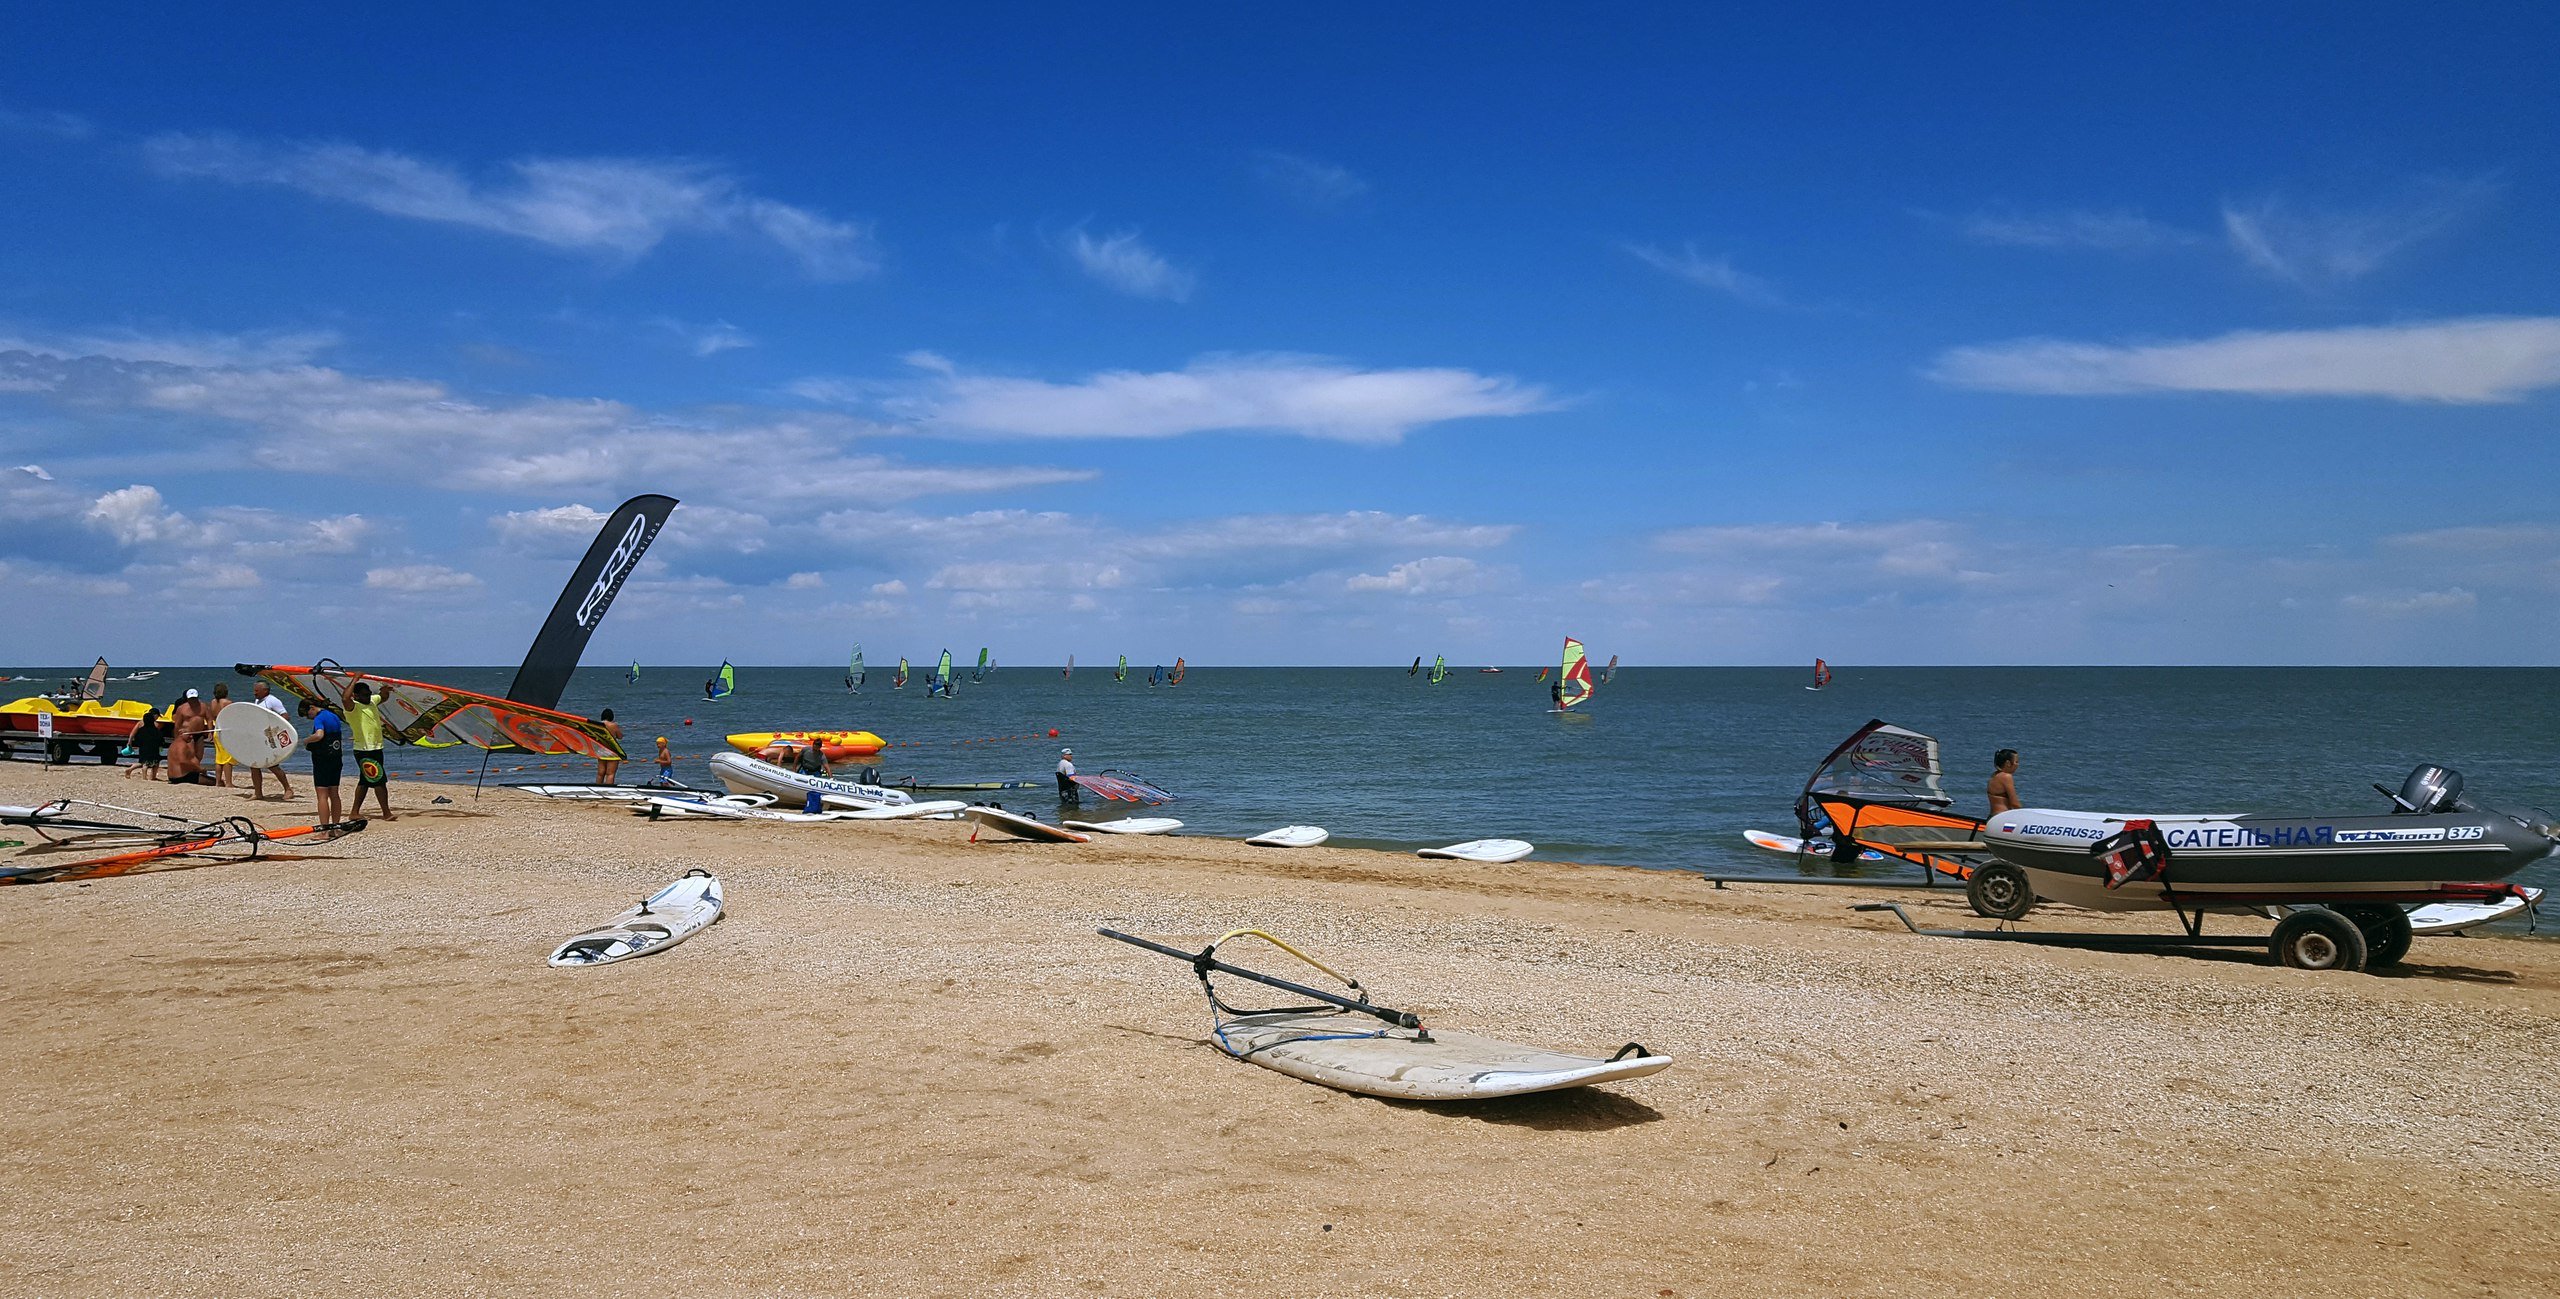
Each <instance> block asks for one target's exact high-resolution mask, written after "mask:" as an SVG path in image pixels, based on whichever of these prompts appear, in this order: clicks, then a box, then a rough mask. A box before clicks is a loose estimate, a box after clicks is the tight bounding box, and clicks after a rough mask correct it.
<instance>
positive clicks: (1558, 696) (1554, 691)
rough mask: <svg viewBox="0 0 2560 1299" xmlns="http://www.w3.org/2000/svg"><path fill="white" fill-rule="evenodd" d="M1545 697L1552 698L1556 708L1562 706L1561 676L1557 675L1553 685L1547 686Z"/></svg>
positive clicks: (1562, 683)
mask: <svg viewBox="0 0 2560 1299" xmlns="http://www.w3.org/2000/svg"><path fill="white" fill-rule="evenodd" d="M1547 698H1548V699H1550V700H1553V701H1554V702H1555V706H1556V707H1557V708H1558V709H1562V708H1563V707H1564V679H1563V678H1562V677H1558V678H1557V679H1556V681H1555V683H1554V684H1553V685H1550V686H1548V687H1547Z"/></svg>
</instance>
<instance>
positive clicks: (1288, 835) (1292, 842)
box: [1245, 825, 1332, 848]
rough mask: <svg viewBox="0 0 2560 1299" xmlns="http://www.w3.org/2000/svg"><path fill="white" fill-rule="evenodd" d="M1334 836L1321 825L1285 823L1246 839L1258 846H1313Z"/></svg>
mask: <svg viewBox="0 0 2560 1299" xmlns="http://www.w3.org/2000/svg"><path fill="white" fill-rule="evenodd" d="M1331 837H1332V836H1330V835H1328V834H1326V833H1325V828H1324V827H1323V826H1320V825H1284V826H1282V827H1280V828H1279V829H1277V830H1266V831H1264V832H1262V833H1261V834H1257V835H1255V836H1254V837H1252V838H1250V839H1247V840H1245V842H1246V843H1249V844H1252V845H1253V846H1254V847H1256V848H1313V847H1315V846H1316V845H1317V844H1320V843H1323V842H1324V841H1325V840H1326V839H1328V838H1331Z"/></svg>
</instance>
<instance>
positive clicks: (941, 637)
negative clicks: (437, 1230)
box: [0, 5, 2560, 663]
mask: <svg viewBox="0 0 2560 1299" xmlns="http://www.w3.org/2000/svg"><path fill="white" fill-rule="evenodd" d="M2362 8H2365V7H2342V6H2314V5H2300V6H2241V7H2235V12H2230V13H2222V14H2214V15H2206V16H2200V17H2193V18H2187V19H2181V20H2178V21H2175V22H2170V21H2166V20H2163V19H2161V18H2159V17H2158V16H2156V15H2134V14H2130V13H2126V14H2112V13H2108V14H2083V13H2067V12H2062V11H2061V10H2059V9H2057V10H2056V11H2055V12H2052V13H2039V12H2036V11H2034V10H2032V9H2025V8H2021V7H2016V6H1985V7H1978V8H1967V9H1959V8H1955V7H1951V6H1932V7H1928V8H1927V9H1926V11H1925V12H1922V11H1918V10H1913V9H1911V8H1910V7H1907V6H1872V7H1866V6H1840V7H1807V6H1770V7H1766V8H1763V9H1718V8H1705V7H1695V6H1680V7H1663V8H1660V9H1657V10H1654V11H1652V12H1649V13H1648V12H1645V11H1642V10H1624V11H1611V12H1609V13H1607V14H1605V15H1580V14H1574V15H1561V16H1560V15H1559V14H1558V13H1557V12H1555V11H1553V10H1550V9H1542V8H1503V7H1494V6H1482V7H1474V8H1469V9H1466V10H1463V11H1461V10H1420V11H1414V12H1410V13H1404V12H1395V13H1387V12H1381V11H1380V10H1379V9H1378V8H1377V7H1352V6H1341V7H1314V8H1308V9H1306V10H1304V11H1302V12H1297V13H1292V14H1288V15H1276V16H1273V15H1243V14H1232V13H1214V14H1213V13H1204V12H1202V11H1200V10H1198V9H1197V8H1196V7H1187V6H1186V7H1162V8H1153V9H1140V8H1134V7H1132V8H1126V9H1120V10H1102V11H1094V10H1088V9H1064V8H1058V7H1054V6H1018V7H1004V6H996V7H984V8H972V9H968V10H965V11H956V12H953V13H948V14H944V13H921V12H907V11H898V10H890V9H886V8H882V9H877V10H851V9H847V8H843V7H832V6H830V7H813V8H811V9H809V10H807V11H805V12H802V13H798V14H790V13H785V12H781V11H775V12H770V13H765V14H762V15H760V16H755V17H749V18H738V17H733V16H722V17H716V18H715V17H711V16H707V15H692V16H670V17H648V16H634V15H633V14H632V13H631V12H630V11H629V10H628V8H627V7H614V8H597V9H594V10H591V11H588V12H584V13H572V12H568V11H566V10H563V11H561V12H558V13H548V14H538V15H532V16H527V15H525V14H524V13H522V12H520V11H518V10H512V9H511V10H489V11H486V12H473V11H471V10H468V9H464V8H461V7H457V6H449V5H448V6H437V7H432V8H429V7H417V8H397V7H377V8H371V9H368V10H367V11H366V12H364V13H361V14H355V15H350V14H347V13H344V12H336V11H331V10H326V9H321V8H316V7H315V8H310V9H306V10H303V11H300V12H295V11H292V10H288V9H285V8H281V7H279V8H275V9H271V10H268V11H266V12H265V13H263V14H262V15H261V16H257V17H252V18H247V19H243V18H241V17H238V16H236V15H219V16H215V15H207V16H195V15H172V14H170V13H168V12H166V11H165V10H163V9H161V8H158V7H153V8H141V7H120V6H113V5H93V6H74V7H66V8H58V9H56V10H51V11H42V12H37V11H29V12H24V13H21V14H19V15H17V16H16V17H15V18H14V19H13V24H14V26H15V29H16V33H17V34H16V35H15V36H14V37H13V39H12V40H11V41H10V42H8V44H7V46H6V48H5V49H0V175H5V177H6V184H5V187H4V188H0V194H5V195H6V199H7V201H6V202H0V595H5V596H6V597H7V599H8V601H9V603H10V607H12V608H14V609H17V610H19V611H20V616H19V617H17V618H13V619H12V620H11V621H12V624H13V625H12V627H11V630H10V633H9V636H8V638H7V641H6V644H7V645H8V646H10V649H9V650H8V652H7V654H6V657H11V658H13V659H17V660H21V661H24V662H27V663H39V662H79V661H86V659H87V658H88V657H90V656H91V655H93V654H98V653H104V654H107V655H108V656H109V657H111V658H115V659H117V660H119V661H130V662H135V663H142V662H157V661H175V662H187V661H213V660H228V659H231V658H234V657H243V658H250V657H254V658H273V659H280V660H282V659H296V658H306V657H315V656H318V655H322V654H327V655H332V656H334V657H337V658H340V659H342V660H345V661H348V662H351V663H355V662H362V661H376V662H392V661H397V662H462V663H470V662H511V661H513V660H514V659H515V658H517V657H519V656H520V655H521V654H522V652H523V648H524V646H525V645H526V644H527V643H529V641H530V640H531V638H532V635H533V631H534V628H535V626H536V625H537V624H538V623H539V621H540V619H541V617H542V615H543V613H544V612H545V611H547V609H548V607H549V605H550V602H551V600H552V598H553V596H554V595H555V594H556V593H557V590H558V587H559V585H560V583H561V582H562V581H563V580H564V579H565V577H566V574H567V570H568V568H569V566H570V564H571V563H572V562H573V561H574V558H575V556H576V555H577V554H578V553H579V552H580V551H581V550H582V549H583V547H584V545H585V543H586V541H587V539H588V537H589V536H591V535H592V533H593V531H594V527H595V524H596V522H597V521H598V520H599V519H600V517H601V513H602V512H604V511H609V510H610V509H611V508H612V506H613V505H614V504H615V503H616V502H618V501H619V500H621V499H622V498H624V497H626V496H629V495H632V494H635V493H638V492H642V491H664V492H668V493H670V494H672V495H675V496H677V497H679V498H681V499H682V500H683V501H684V505H683V506H682V507H681V508H680V509H679V510H678V511H677V513H676V516H675V520H674V522H673V523H672V524H671V525H670V528H669V530H668V532H667V534H666V535H665V536H664V537H663V538H662V539H661V541H660V542H659V544H658V546H657V548H656V549H655V550H654V551H653V552H652V554H651V557H650V559H649V561H648V564H647V566H646V567H645V568H644V570H643V571H642V573H641V574H640V575H639V577H638V578H636V579H635V580H634V582H633V583H632V584H631V585H630V586H629V587H628V588H627V589H626V592H625V594H624V596H623V598H622V601H621V603H620V604H618V605H617V606H616V608H615V610H614V613H613V615H612V617H611V618H610V619H609V620H608V621H607V622H606V624H605V625H604V628H603V629H602V631H601V632H600V633H599V635H598V637H597V639H596V642H595V645H594V647H593V648H592V649H591V651H590V654H589V659H590V661H591V662H619V661H622V660H624V659H626V658H639V659H641V660H643V661H647V662H657V663H685V662H705V661H716V660H718V659H720V658H723V657H726V658H732V659H735V660H737V661H739V662H742V663H749V662H754V663H774V662H807V663H826V662H834V661H837V660H839V659H840V658H841V656H842V654H843V652H844V650H845V648H846V646H847V645H848V644H849V643H850V642H852V641H855V640H859V641H861V642H863V643H864V645H865V646H866V648H867V649H868V650H869V652H870V654H871V656H872V657H873V658H874V660H875V661H877V660H881V659H884V658H886V657H889V656H893V655H895V654H897V653H899V652H907V653H911V654H915V655H918V656H922V655H925V654H929V653H931V652H933V651H936V650H938V649H940V648H941V647H943V646H944V645H950V646H953V647H955V648H960V649H962V650H963V651H964V653H965V652H966V651H967V650H968V649H970V648H973V647H974V646H976V645H978V644H991V645H994V646H996V647H997V652H998V657H999V658H1002V659H1004V660H1006V661H1008V662H1015V663H1031V662H1041V661H1047V662H1055V661H1058V660H1060V659H1062V658H1064V657H1065V656H1066V655H1067V654H1068V653H1075V654H1077V655H1079V656H1081V657H1082V658H1083V659H1084V660H1086V661H1088V662H1090V661H1094V660H1105V659H1108V658H1109V657H1110V656H1112V655H1114V654H1117V653H1127V654H1129V655H1130V657H1131V658H1133V659H1136V660H1140V661H1155V660H1159V659H1163V660H1169V659H1171V658H1172V657H1173V656H1174V655H1175V654H1184V655H1187V656H1188V657H1190V658H1191V659H1192V661H1194V662H1196V663H1292V662H1294V663H1363V662H1367V663H1383V662H1397V661H1402V660H1403V659H1406V658H1409V657H1410V656H1412V655H1413V654H1416V653H1420V654H1425V655H1428V654H1433V653H1445V654H1447V655H1448V656H1449V657H1450V658H1451V659H1452V660H1455V661H1459V662H1475V661H1498V662H1513V663H1517V662H1533V661H1539V660H1542V659H1544V658H1546V657H1548V656H1549V655H1551V654H1552V652H1553V647H1554V645H1555V643H1556V641H1557V639H1558V638H1559V637H1560V636H1561V635H1563V634H1566V633H1571V634H1574V635H1577V636H1580V637H1581V638H1582V639H1584V640H1585V641H1587V642H1589V643H1590V644H1591V646H1592V648H1593V650H1594V652H1595V653H1598V654H1601V655H1603V656H1604V657H1605V656H1606V655H1609V654H1618V655H1621V656H1623V657H1624V658H1625V659H1626V660H1627V661H1628V662H1630V663H1784V662H1798V661H1802V660H1804V659H1807V658H1810V657H1812V656H1813V655H1816V654H1821V655H1824V656H1826V657H1828V658H1831V659H1832V660H1834V661H1835V662H1843V663H1856V662H1866V663H2002V662H2036V663H2078V662H2088V663H2121V662H2134V663H2195V662H2202V663H2334V662H2349V663H2366V662H2372V663H2397V662H2418V663H2550V662H2552V661H2553V660H2554V654H2553V650H2552V646H2553V644H2554V640H2553V632H2554V631H2555V630H2560V625H2556V624H2560V616H2555V613H2554V609H2555V607H2560V602H2555V600H2554V596H2555V594H2560V521H2555V520H2554V519H2553V518H2552V517H2551V515H2552V509H2551V503H2550V491H2549V484H2550V483H2551V482H2552V481H2553V477H2554V471H2555V470H2560V452H2555V450H2554V446H2553V440H2552V436H2551V435H2552V432H2553V414H2554V405H2555V402H2554V389H2555V388H2560V302H2555V301H2554V294H2555V285H2556V284H2560V276H2556V275H2555V272H2556V271H2560V247H2555V245H2554V244H2553V242H2552V241H2551V239H2550V237H2549V234H2550V231H2552V230H2553V229H2555V228H2560V220H2555V218H2556V217H2560V170H2556V169H2560V163H2555V158H2560V153H2555V150H2554V147H2553V146H2554V145H2555V144H2560V130H2555V127H2560V102H2555V97H2554V96H2553V95H2552V94H2551V93H2550V91H2549V81H2548V77H2547V69H2546V68H2544V67H2543V66H2542V64H2543V63H2544V62H2545V61H2546V59H2547V55H2548V52H2549V51H2550V50H2552V49H2554V48H2560V17H2555V11H2553V10H2551V9H2549V8H2548V7H2545V6H2525V5H2513V6H2471V7H2464V8H2460V9H2456V10H2451V11H2441V10H2430V11H2419V10H2415V9H2410V10H2405V11H2399V12H2361V11H2359V10H2360V9H2362ZM2373 8H2379V7H2373ZM55 608H63V609H77V610H78V613H77V614H76V616H65V617H60V618H55V617H48V616H42V615H41V612H40V611H43V610H47V609H55ZM30 611H37V613H36V616H30ZM178 611H185V612H186V614H187V615H189V616H184V617H179V618H174V619H173V618H172V617H171V616H170V615H171V614H172V613H173V612H178ZM197 611H207V612H212V613H214V614H216V615H217V616H214V617H210V618H207V619H204V620H202V621H198V620H196V619H195V618H194V617H193V616H192V614H193V613H194V612H197ZM181 626H184V627H188V628H192V629H195V630H194V631H192V632H191V633H190V634H189V635H187V636H184V637H180V636H178V635H177V634H176V632H175V629H176V628H178V627H181Z"/></svg>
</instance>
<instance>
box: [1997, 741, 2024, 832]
mask: <svg viewBox="0 0 2560 1299" xmlns="http://www.w3.org/2000/svg"><path fill="white" fill-rule="evenodd" d="M1991 766H1992V772H1991V788H1990V793H1991V814H1992V815H1993V816H1998V815H2000V814H2001V813H2003V812H2015V811H2017V810H2018V806H2019V804H2018V751H2017V750H2016V749H2002V750H2001V751H1999V752H1998V753H1995V754H1992V755H1991Z"/></svg>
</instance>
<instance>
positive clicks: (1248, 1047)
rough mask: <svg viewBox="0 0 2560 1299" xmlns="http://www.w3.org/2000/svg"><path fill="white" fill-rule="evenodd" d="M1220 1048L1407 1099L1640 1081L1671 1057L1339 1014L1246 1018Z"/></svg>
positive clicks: (1222, 1030)
mask: <svg viewBox="0 0 2560 1299" xmlns="http://www.w3.org/2000/svg"><path fill="white" fill-rule="evenodd" d="M1217 1042H1218V1045H1219V1047H1220V1048H1222V1049H1223V1050H1225V1051H1226V1053H1227V1054H1229V1055H1231V1056H1234V1057H1235V1058H1237V1059H1239V1060H1248V1061H1251V1062H1252V1063H1254V1064H1258V1065H1261V1066H1262V1067H1263V1068H1265V1069H1274V1070H1277V1071H1279V1072H1281V1073H1285V1074H1287V1075H1289V1076H1290V1077H1292V1078H1302V1079H1304V1080H1306V1081H1308V1082H1311V1083H1321V1084H1323V1085H1324V1086H1327V1087H1336V1088H1340V1089H1341V1090H1343V1091H1347V1092H1358V1093H1360V1094H1361V1095H1363V1096H1386V1097H1392V1098H1394V1099H1397V1100H1413V1101H1473V1100H1491V1099H1493V1098H1495V1097H1500V1096H1525V1095H1528V1094H1529V1093H1531V1092H1551V1091H1560V1090H1562V1089H1564V1088H1567V1087H1588V1086H1590V1085H1591V1084H1593V1083H1605V1082H1617V1081H1619V1080H1621V1079H1626V1078H1642V1077H1644V1076H1645V1075H1647V1074H1656V1073H1660V1072H1662V1071H1663V1070H1665V1069H1668V1068H1670V1067H1671V1058H1670V1057H1669V1056H1660V1055H1649V1054H1637V1055H1627V1054H1625V1053H1623V1052H1622V1053H1621V1054H1620V1055H1619V1056H1618V1057H1617V1058H1613V1059H1605V1060H1604V1059H1602V1058H1600V1057H1598V1056H1589V1055H1572V1054H1568V1053H1566V1052H1562V1051H1550V1050H1547V1049H1546V1048H1544V1047H1535V1046H1522V1045H1521V1044H1519V1043H1517V1042H1504V1041H1501V1040H1499V1039H1496V1038H1490V1037H1478V1036H1476V1035H1475V1034H1473V1033H1453V1032H1450V1031H1449V1030H1447V1029H1432V1030H1431V1031H1430V1032H1428V1033H1424V1032H1422V1031H1421V1030H1419V1029H1400V1028H1385V1027H1382V1026H1381V1025H1380V1024H1379V1023H1378V1022H1377V1021H1376V1020H1374V1019H1364V1018H1362V1017H1361V1016H1357V1015H1353V1014H1350V1013H1348V1012H1345V1011H1331V1012H1325V1013H1319V1014H1271V1015H1246V1016H1244V1017H1242V1018H1239V1019H1231V1020H1228V1021H1227V1022H1226V1023H1224V1024H1222V1025H1220V1026H1219V1028H1218V1031H1217Z"/></svg>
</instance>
